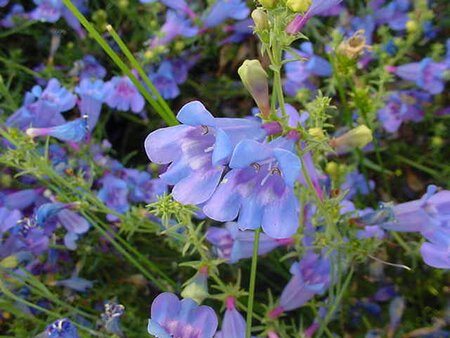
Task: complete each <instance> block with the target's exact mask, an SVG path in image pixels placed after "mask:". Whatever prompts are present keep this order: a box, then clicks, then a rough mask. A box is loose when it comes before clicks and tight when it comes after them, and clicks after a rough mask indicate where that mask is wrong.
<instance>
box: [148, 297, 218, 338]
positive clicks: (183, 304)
mask: <svg viewBox="0 0 450 338" xmlns="http://www.w3.org/2000/svg"><path fill="white" fill-rule="evenodd" d="M216 330H217V316H216V314H215V313H214V310H213V309H212V308H210V307H209V306H205V305H201V306H198V305H197V303H196V302H195V301H193V300H192V299H189V298H188V299H183V300H181V301H180V300H179V299H178V298H177V296H175V295H174V294H172V293H169V292H165V293H162V294H160V295H159V296H158V297H156V298H155V300H154V301H153V303H152V308H151V318H150V319H149V321H148V333H150V334H151V335H154V336H156V337H158V338H170V337H202V338H212V337H213V336H214V334H215V332H216Z"/></svg>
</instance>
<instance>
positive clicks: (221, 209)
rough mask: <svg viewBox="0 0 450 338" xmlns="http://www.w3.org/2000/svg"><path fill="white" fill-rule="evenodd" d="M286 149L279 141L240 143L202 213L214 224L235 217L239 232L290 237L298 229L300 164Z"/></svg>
mask: <svg viewBox="0 0 450 338" xmlns="http://www.w3.org/2000/svg"><path fill="white" fill-rule="evenodd" d="M290 147H292V144H291V143H290V142H289V141H288V140H285V139H283V138H278V139H276V140H274V141H272V142H271V143H270V144H262V143H258V142H256V141H253V140H244V141H241V142H240V143H239V144H238V145H237V146H236V148H235V150H234V152H233V155H232V157H231V160H230V163H229V167H230V168H231V171H230V172H229V173H228V174H226V175H225V177H224V179H223V180H222V182H221V183H220V185H219V187H218V188H217V190H216V191H215V192H214V194H213V195H212V197H211V199H210V200H209V201H208V202H207V203H206V204H205V206H204V207H203V211H204V213H205V214H206V215H207V216H208V217H210V218H212V219H215V220H218V221H232V220H234V219H235V218H236V217H238V215H239V217H238V219H237V223H238V226H239V228H240V229H241V230H246V229H257V228H259V227H260V226H261V227H262V228H263V230H264V232H265V233H266V234H267V235H269V236H270V237H273V238H287V237H290V236H292V235H293V234H294V233H295V232H296V231H297V228H298V225H299V220H298V217H299V215H298V201H297V198H296V196H295V193H294V183H295V181H296V179H297V178H298V177H299V174H300V169H301V164H300V159H299V158H298V157H297V155H295V154H294V153H293V152H291V151H290V150H291V149H289V148H290ZM286 148H287V149H289V150H287V149H286Z"/></svg>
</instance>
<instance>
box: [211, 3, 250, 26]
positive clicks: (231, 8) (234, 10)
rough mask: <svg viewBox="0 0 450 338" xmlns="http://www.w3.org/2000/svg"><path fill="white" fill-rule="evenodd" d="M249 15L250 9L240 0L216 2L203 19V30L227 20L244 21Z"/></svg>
mask: <svg viewBox="0 0 450 338" xmlns="http://www.w3.org/2000/svg"><path fill="white" fill-rule="evenodd" d="M249 14H250V9H249V8H248V7H247V4H246V3H245V1H242V0H218V1H216V3H215V4H214V5H213V6H212V7H211V9H210V10H209V11H208V12H207V13H206V15H205V16H204V17H203V25H204V27H205V28H212V27H215V26H218V25H220V24H221V23H223V22H224V21H226V20H227V19H234V20H244V19H245V18H247V16H248V15H249Z"/></svg>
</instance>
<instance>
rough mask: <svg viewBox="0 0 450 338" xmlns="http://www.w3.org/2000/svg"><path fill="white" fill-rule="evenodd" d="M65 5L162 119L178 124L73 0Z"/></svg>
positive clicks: (65, 0) (66, 0)
mask: <svg viewBox="0 0 450 338" xmlns="http://www.w3.org/2000/svg"><path fill="white" fill-rule="evenodd" d="M63 2H64V5H66V6H67V8H68V9H69V10H70V11H71V12H72V14H73V15H74V16H75V17H76V18H77V19H78V21H79V22H80V23H81V24H82V25H83V27H84V28H86V30H87V31H88V32H89V34H90V35H91V36H92V38H94V40H95V41H97V43H98V44H99V45H100V46H101V47H102V48H103V50H104V51H105V52H106V54H108V56H109V57H110V58H111V59H112V60H113V61H114V63H115V64H116V65H117V66H118V67H119V68H120V70H121V71H122V72H123V73H124V74H125V75H127V76H128V78H129V79H130V80H131V82H133V84H134V85H135V86H136V88H137V89H138V90H139V92H140V93H141V94H142V96H144V98H145V99H146V100H147V102H148V103H149V104H150V105H151V106H152V107H153V109H155V111H156V112H157V113H158V114H159V115H160V116H161V117H162V119H163V120H164V121H165V122H166V123H167V124H168V125H170V126H173V125H176V124H178V122H177V120H176V118H175V115H173V113H172V114H171V115H170V114H168V112H167V111H166V110H164V108H163V107H161V106H160V105H159V103H158V102H157V101H155V99H154V98H153V97H152V95H151V94H150V93H149V92H148V91H147V89H146V88H145V87H144V85H143V84H142V83H141V82H140V81H139V80H138V79H137V77H136V76H134V74H133V73H132V71H131V70H130V69H129V68H128V67H127V65H126V64H125V63H124V62H123V61H122V60H121V59H120V57H119V56H118V55H117V54H116V53H115V52H114V50H113V49H112V48H111V47H110V46H109V45H108V43H107V42H106V40H105V39H103V37H102V36H101V35H100V34H99V33H98V32H97V30H96V29H95V28H94V26H92V25H91V23H90V22H89V21H88V20H87V19H86V17H85V16H84V15H83V14H81V12H80V11H79V10H78V9H77V8H76V7H75V6H74V4H73V3H72V1H71V0H63Z"/></svg>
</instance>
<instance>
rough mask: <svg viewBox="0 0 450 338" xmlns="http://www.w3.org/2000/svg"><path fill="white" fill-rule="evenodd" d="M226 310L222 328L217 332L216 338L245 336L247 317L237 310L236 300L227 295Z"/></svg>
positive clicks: (239, 337)
mask: <svg viewBox="0 0 450 338" xmlns="http://www.w3.org/2000/svg"><path fill="white" fill-rule="evenodd" d="M226 308H227V309H226V310H225V315H224V316H223V321H222V330H221V331H219V332H217V333H216V335H215V336H214V337H215V338H245V329H246V326H245V319H244V317H243V316H242V315H241V314H240V313H239V312H238V310H236V301H235V299H234V298H233V297H227V299H226Z"/></svg>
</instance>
